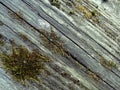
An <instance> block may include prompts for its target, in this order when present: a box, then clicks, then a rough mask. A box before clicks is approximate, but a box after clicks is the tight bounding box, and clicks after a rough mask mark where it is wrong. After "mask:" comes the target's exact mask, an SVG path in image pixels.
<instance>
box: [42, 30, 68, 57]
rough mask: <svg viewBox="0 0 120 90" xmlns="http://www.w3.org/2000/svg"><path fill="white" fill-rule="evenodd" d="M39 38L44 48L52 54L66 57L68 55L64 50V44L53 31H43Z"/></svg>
mask: <svg viewBox="0 0 120 90" xmlns="http://www.w3.org/2000/svg"><path fill="white" fill-rule="evenodd" d="M40 38H41V39H42V40H43V43H44V46H45V47H46V48H48V49H49V50H50V51H52V52H53V53H56V54H60V55H63V56H68V53H66V52H67V50H66V49H65V48H64V43H63V42H62V41H61V40H60V37H58V36H57V34H56V33H55V32H54V31H53V30H51V32H47V31H45V30H43V31H42V35H40Z"/></svg>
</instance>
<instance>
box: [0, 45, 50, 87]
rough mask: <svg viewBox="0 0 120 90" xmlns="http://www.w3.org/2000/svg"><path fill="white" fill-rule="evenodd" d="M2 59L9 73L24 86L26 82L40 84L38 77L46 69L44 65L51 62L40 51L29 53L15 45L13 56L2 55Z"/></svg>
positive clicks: (0, 56) (0, 55)
mask: <svg viewBox="0 0 120 90" xmlns="http://www.w3.org/2000/svg"><path fill="white" fill-rule="evenodd" d="M0 58H1V59H2V63H3V65H4V68H5V69H6V70H7V72H9V73H10V74H11V75H12V76H13V79H15V80H16V81H19V82H21V83H22V84H23V85H26V81H35V82H40V79H39V78H38V75H40V73H41V72H42V71H43V70H44V69H45V65H44V63H45V62H48V61H50V59H49V57H47V56H45V55H43V54H41V53H40V52H39V51H38V50H32V51H29V50H28V49H27V48H25V47H23V46H17V47H15V46H13V45H12V52H11V54H6V53H1V54H0Z"/></svg>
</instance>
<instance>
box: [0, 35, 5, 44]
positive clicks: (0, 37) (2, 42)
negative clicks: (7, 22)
mask: <svg viewBox="0 0 120 90" xmlns="http://www.w3.org/2000/svg"><path fill="white" fill-rule="evenodd" d="M4 45H5V41H4V36H3V35H2V34H0V46H4Z"/></svg>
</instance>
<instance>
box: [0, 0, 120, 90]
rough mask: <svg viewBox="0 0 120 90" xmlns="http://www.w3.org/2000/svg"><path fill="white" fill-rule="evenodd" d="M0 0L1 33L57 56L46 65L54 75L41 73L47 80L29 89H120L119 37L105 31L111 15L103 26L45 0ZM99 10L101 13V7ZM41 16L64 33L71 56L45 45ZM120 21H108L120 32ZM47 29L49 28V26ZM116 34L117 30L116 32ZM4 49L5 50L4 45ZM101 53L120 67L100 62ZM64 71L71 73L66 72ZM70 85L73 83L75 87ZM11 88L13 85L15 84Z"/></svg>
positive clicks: (59, 34)
mask: <svg viewBox="0 0 120 90" xmlns="http://www.w3.org/2000/svg"><path fill="white" fill-rule="evenodd" d="M0 2H1V4H0V7H1V8H2V9H1V10H0V17H1V19H0V20H1V21H2V22H3V23H4V25H3V26H0V33H1V34H3V35H4V36H5V37H6V38H7V39H14V40H15V42H16V43H17V44H22V45H24V46H26V47H30V48H32V47H36V48H37V49H40V50H42V51H43V53H44V54H46V55H48V56H50V57H51V58H52V59H53V60H54V62H52V63H50V64H49V65H46V66H47V67H48V71H51V75H50V76H48V77H45V76H44V75H43V76H42V79H43V80H44V81H45V82H44V84H41V85H38V84H32V85H33V86H31V87H30V88H29V89H30V90H33V88H34V90H41V89H47V90H51V89H57V90H71V89H72V90H81V89H82V90H84V89H85V90H86V89H89V90H99V89H100V90H107V89H109V90H119V87H120V71H119V60H120V56H119V49H120V48H119V44H118V41H116V40H112V39H114V36H113V38H111V37H109V36H107V34H106V33H105V30H107V29H108V27H107V25H108V24H109V22H110V21H112V19H110V20H108V19H106V20H107V21H104V22H106V23H105V26H104V27H103V26H102V24H103V23H102V22H101V23H99V24H100V25H99V24H97V25H96V24H94V22H91V21H90V20H88V19H86V18H82V21H84V23H82V22H81V21H80V22H79V21H78V20H77V19H76V18H77V17H74V16H68V15H66V14H64V13H63V12H61V11H59V10H58V9H56V8H55V7H53V6H51V5H49V4H48V2H46V1H39V0H36V1H34V0H22V1H21V0H16V1H15V2H14V1H12V0H8V1H4V0H3V1H0ZM63 2H64V0H63ZM84 5H86V6H87V7H90V8H91V9H93V8H94V7H93V8H92V6H91V5H92V4H91V3H90V4H86V2H85V1H84ZM10 9H11V10H12V11H11V10H10ZM13 11H14V12H15V13H16V15H18V17H20V19H19V18H17V19H18V20H17V19H16V18H14V17H15V16H14V14H15V13H14V12H13ZM28 11H29V12H28ZM11 13H12V15H13V17H12V16H11ZM100 13H102V11H100ZM105 16H106V15H105V14H103V15H101V18H100V20H103V18H104V17H105ZM41 17H42V18H43V19H45V20H47V21H48V22H49V23H50V24H52V25H53V26H54V27H55V28H56V29H54V31H55V33H56V34H57V35H58V36H60V37H61V40H62V41H64V42H65V45H64V46H65V48H66V50H67V51H68V52H69V54H70V56H69V57H67V58H66V57H64V56H62V55H56V54H54V53H52V52H51V51H49V50H48V49H47V48H46V47H45V46H44V44H43V41H42V40H41V39H40V37H39V35H40V34H41V27H40V25H39V21H38V20H39V19H41ZM78 18H79V17H78ZM79 19H81V18H79ZM79 24H80V25H81V26H80V25H79ZM117 24H118V23H117V22H115V23H114V25H113V24H112V25H110V24H109V25H110V27H111V28H112V29H111V31H113V32H115V31H118V33H119V30H118V28H119V27H117ZM105 28H106V29H105ZM104 29H105V30H104ZM47 31H50V29H48V30H47ZM20 33H22V34H24V35H25V36H26V37H27V38H28V39H29V41H30V42H29V41H24V40H22V38H21V37H20ZM118 33H117V34H118ZM117 34H116V33H115V34H113V35H117ZM117 37H118V36H117ZM115 39H116V38H115ZM1 50H3V48H2V49H1ZM102 57H104V58H106V60H107V59H108V60H113V61H115V62H117V68H113V69H109V68H106V67H104V66H103V65H101V64H100V59H101V58H102ZM79 64H81V65H79ZM56 67H59V68H58V70H56ZM59 69H61V70H59ZM89 70H90V71H89ZM91 71H92V72H93V73H92V74H95V75H96V74H97V75H98V76H99V77H98V79H100V80H98V81H97V80H96V79H93V77H91V76H90V74H91V73H90V72H91ZM63 72H64V73H67V74H68V76H69V75H70V76H69V77H68V76H63V75H64V73H63ZM88 72H89V74H88ZM0 75H1V73H0ZM6 76H7V75H6ZM1 79H2V78H1ZM76 80H79V81H80V83H79V82H78V83H77V84H76ZM96 82H98V83H96ZM12 83H13V81H12ZM51 85H52V86H51ZM58 86H59V87H58ZM70 86H73V88H72V87H70ZM3 87H4V86H3ZM3 87H2V88H3ZM11 88H14V85H13V87H11ZM22 88H23V87H20V86H19V84H18V85H16V89H14V90H19V89H20V90H21V89H22ZM40 88H41V89H40ZM26 89H28V88H25V90H26ZM10 90H11V89H10ZM22 90H23V89H22Z"/></svg>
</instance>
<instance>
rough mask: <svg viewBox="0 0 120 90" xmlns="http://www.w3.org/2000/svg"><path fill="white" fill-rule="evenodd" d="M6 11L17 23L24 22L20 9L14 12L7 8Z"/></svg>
mask: <svg viewBox="0 0 120 90" xmlns="http://www.w3.org/2000/svg"><path fill="white" fill-rule="evenodd" d="M8 13H9V15H10V16H11V17H12V18H13V19H16V20H17V21H18V22H19V23H21V24H24V23H25V21H24V20H23V19H22V17H23V14H22V13H21V12H20V11H18V12H15V13H14V12H12V11H10V10H9V11H8Z"/></svg>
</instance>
